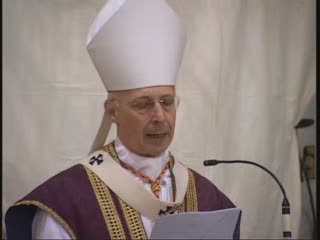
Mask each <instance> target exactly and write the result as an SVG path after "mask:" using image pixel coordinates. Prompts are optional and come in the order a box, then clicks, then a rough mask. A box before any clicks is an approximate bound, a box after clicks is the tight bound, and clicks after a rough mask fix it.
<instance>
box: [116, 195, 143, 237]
mask: <svg viewBox="0 0 320 240" xmlns="http://www.w3.org/2000/svg"><path fill="white" fill-rule="evenodd" d="M119 201H120V205H121V208H122V211H123V213H124V216H125V219H126V222H127V225H128V229H129V233H130V238H131V239H147V236H146V233H145V230H144V226H143V223H142V220H141V217H140V214H139V213H138V212H137V211H135V210H134V209H133V208H131V207H130V206H128V204H126V203H125V202H124V201H123V200H122V199H120V198H119Z"/></svg>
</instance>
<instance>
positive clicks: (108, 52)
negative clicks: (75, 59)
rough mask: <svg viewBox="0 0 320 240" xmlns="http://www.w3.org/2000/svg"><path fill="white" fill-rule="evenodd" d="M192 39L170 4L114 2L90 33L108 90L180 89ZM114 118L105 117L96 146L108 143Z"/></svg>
mask: <svg viewBox="0 0 320 240" xmlns="http://www.w3.org/2000/svg"><path fill="white" fill-rule="evenodd" d="M185 42H186V35H185V31H184V27H183V25H182V22H181V20H180V19H179V17H178V16H177V15H176V13H175V12H174V11H173V10H172V9H171V8H170V7H169V5H168V4H167V2H166V1H165V0H109V1H108V2H107V3H106V5H105V6H104V7H103V8H102V10H101V11H100V13H99V14H98V16H97V17H96V19H95V21H94V23H93V25H92V26H91V29H90V31H89V34H88V39H87V50H88V53H89V55H90V57H91V60H92V62H93V64H94V66H95V68H96V70H97V72H98V74H99V75H100V77H101V79H102V81H103V84H104V86H105V88H106V90H107V91H122V90H130V89H136V88H144V87H151V86H165V85H175V81H176V78H177V74H178V71H179V68H180V64H181V61H182V57H183V51H184V47H185ZM110 126H111V120H110V118H109V117H108V115H107V113H106V112H105V113H104V117H103V120H102V123H101V125H100V128H99V131H98V133H97V135H96V138H95V141H94V143H93V145H92V148H91V151H90V152H93V151H95V150H97V149H99V148H101V147H103V145H104V144H105V140H106V138H107V135H108V132H109V129H110Z"/></svg>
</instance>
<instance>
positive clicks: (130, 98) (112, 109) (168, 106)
mask: <svg viewBox="0 0 320 240" xmlns="http://www.w3.org/2000/svg"><path fill="white" fill-rule="evenodd" d="M113 97H114V100H111V101H110V100H107V101H106V103H105V108H106V110H107V111H108V113H109V114H110V116H111V119H112V121H113V122H114V123H116V124H117V131H118V137H119V139H120V140H121V142H122V143H123V144H124V145H125V146H126V147H127V148H128V149H129V150H130V151H132V152H134V153H136V154H139V155H142V156H149V157H156V156H159V155H160V154H161V153H162V152H164V151H165V150H166V149H167V148H168V146H169V145H170V143H171V141H172V138H173V134H174V128H175V120H176V98H175V89H174V87H173V86H157V87H148V88H140V89H134V90H128V91H121V92H116V93H113Z"/></svg>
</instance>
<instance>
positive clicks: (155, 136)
mask: <svg viewBox="0 0 320 240" xmlns="http://www.w3.org/2000/svg"><path fill="white" fill-rule="evenodd" d="M166 135H167V133H149V134H147V137H150V138H162V137H165V136H166Z"/></svg>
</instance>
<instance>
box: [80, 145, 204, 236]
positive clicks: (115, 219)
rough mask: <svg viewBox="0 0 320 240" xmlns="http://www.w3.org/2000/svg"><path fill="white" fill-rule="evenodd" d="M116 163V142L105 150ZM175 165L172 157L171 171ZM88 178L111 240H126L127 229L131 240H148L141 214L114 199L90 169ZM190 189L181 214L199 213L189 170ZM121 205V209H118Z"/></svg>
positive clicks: (121, 201) (194, 187)
mask: <svg viewBox="0 0 320 240" xmlns="http://www.w3.org/2000/svg"><path fill="white" fill-rule="evenodd" d="M102 150H103V151H106V152H107V153H108V154H109V155H110V156H111V157H112V158H113V159H114V160H115V161H117V162H119V161H120V160H119V157H118V154H117V152H116V151H115V147H114V142H112V143H110V144H108V145H106V146H105V147H104V148H103V149H102ZM173 165H174V158H173V156H172V155H170V171H171V170H172V167H173ZM85 169H86V171H87V174H88V177H89V179H90V182H91V185H92V188H93V189H94V192H95V195H96V198H97V201H98V203H99V206H100V209H101V212H102V215H103V218H104V220H105V224H106V227H107V230H108V232H109V235H110V237H111V239H117V238H118V239H125V238H126V232H127V231H126V229H127V230H128V232H129V233H127V234H128V235H129V236H130V238H131V239H147V236H146V232H145V229H144V225H143V222H142V219H141V215H140V214H139V212H137V211H136V210H134V209H133V208H132V207H130V206H129V205H128V204H127V203H126V202H124V201H123V200H122V199H121V198H119V197H118V196H116V195H115V194H114V195H113V196H116V197H112V195H111V190H110V189H109V188H108V186H107V185H106V184H105V183H104V182H103V181H102V180H101V179H100V178H99V177H98V176H97V175H96V174H95V173H94V172H92V171H91V170H90V169H89V168H87V167H85ZM171 176H172V179H173V184H172V185H173V190H174V191H173V192H174V196H175V181H174V176H173V175H172V171H171ZM188 180H189V183H188V187H187V192H186V195H185V198H184V201H183V202H182V205H181V206H180V207H179V208H178V209H177V210H178V211H179V212H195V211H198V201H197V193H196V186H195V179H194V176H193V173H192V172H191V171H190V170H189V169H188ZM119 205H120V208H119V207H117V206H119ZM120 215H122V216H124V217H123V218H122V219H124V222H123V221H122V220H121V218H120ZM124 224H125V226H124Z"/></svg>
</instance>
